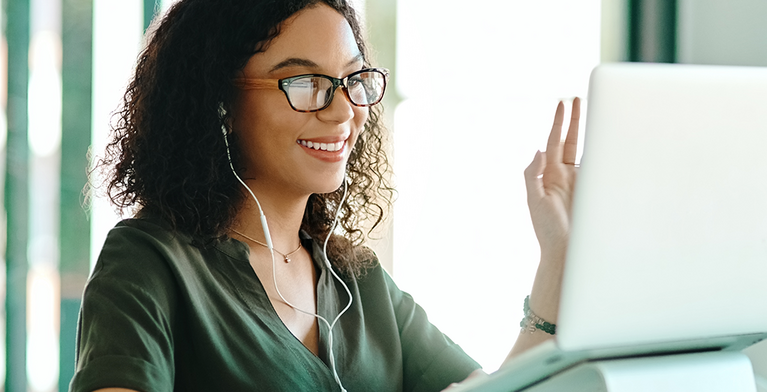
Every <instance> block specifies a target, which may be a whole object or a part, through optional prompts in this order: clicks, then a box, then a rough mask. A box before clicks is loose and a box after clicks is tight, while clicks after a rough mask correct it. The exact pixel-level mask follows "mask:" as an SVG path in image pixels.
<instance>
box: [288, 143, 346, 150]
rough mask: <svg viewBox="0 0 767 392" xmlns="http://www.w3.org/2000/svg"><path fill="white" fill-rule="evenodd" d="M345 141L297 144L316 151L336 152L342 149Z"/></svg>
mask: <svg viewBox="0 0 767 392" xmlns="http://www.w3.org/2000/svg"><path fill="white" fill-rule="evenodd" d="M344 143H346V141H345V140H344V141H340V142H337V143H317V142H311V141H308V140H298V144H300V145H302V146H304V147H307V148H311V149H314V150H318V151H328V152H336V151H340V150H341V149H342V148H344Z"/></svg>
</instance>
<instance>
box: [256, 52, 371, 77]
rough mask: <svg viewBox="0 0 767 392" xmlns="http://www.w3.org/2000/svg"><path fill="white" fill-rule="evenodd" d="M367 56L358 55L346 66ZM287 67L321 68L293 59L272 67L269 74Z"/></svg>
mask: <svg viewBox="0 0 767 392" xmlns="http://www.w3.org/2000/svg"><path fill="white" fill-rule="evenodd" d="M364 58H365V56H363V55H362V53H358V54H357V55H356V56H354V58H353V59H352V60H351V61H349V62H348V63H346V66H347V67H348V66H351V65H354V64H355V63H357V62H358V61H361V60H364ZM287 67H306V68H319V67H320V66H319V65H318V64H317V63H315V62H314V61H311V60H308V59H301V58H297V57H291V58H289V59H287V60H283V61H281V62H280V63H279V64H277V65H275V66H274V67H272V69H270V70H269V73H272V72H274V71H277V70H280V69H282V68H287Z"/></svg>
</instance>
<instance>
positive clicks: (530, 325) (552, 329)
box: [519, 295, 557, 335]
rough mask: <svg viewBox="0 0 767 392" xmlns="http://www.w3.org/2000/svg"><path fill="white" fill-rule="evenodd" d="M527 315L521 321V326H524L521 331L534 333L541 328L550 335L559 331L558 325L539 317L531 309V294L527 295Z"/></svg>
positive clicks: (525, 307) (525, 308)
mask: <svg viewBox="0 0 767 392" xmlns="http://www.w3.org/2000/svg"><path fill="white" fill-rule="evenodd" d="M524 311H525V317H524V318H523V319H522V321H520V322H519V326H520V327H521V328H522V331H520V332H530V333H533V332H535V331H536V330H541V331H543V332H546V333H547V334H549V335H554V334H556V333H557V325H556V324H552V323H550V322H548V321H545V320H544V319H542V318H540V317H538V316H537V315H536V314H535V313H533V311H532V310H530V296H529V295H528V296H527V297H525V306H524Z"/></svg>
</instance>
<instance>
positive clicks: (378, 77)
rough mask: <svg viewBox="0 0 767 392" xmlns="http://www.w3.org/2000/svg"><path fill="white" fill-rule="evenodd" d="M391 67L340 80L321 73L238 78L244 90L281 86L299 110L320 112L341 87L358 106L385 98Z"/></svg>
mask: <svg viewBox="0 0 767 392" xmlns="http://www.w3.org/2000/svg"><path fill="white" fill-rule="evenodd" d="M388 78H389V70H388V69H385V68H365V69H362V70H359V71H357V72H353V73H351V74H349V75H348V76H346V77H344V78H341V79H338V78H334V77H332V76H327V75H320V74H308V75H298V76H291V77H289V78H285V79H257V78H235V79H234V85H235V86H237V87H239V88H241V89H243V90H258V89H280V90H282V91H283V92H284V93H285V97H287V99H288V103H289V104H290V107H291V108H293V110H295V111H297V112H316V111H319V110H322V109H325V108H326V107H328V106H330V103H331V102H333V96H334V95H335V92H336V90H337V89H338V87H342V88H343V91H344V94H345V95H346V97H347V98H348V99H349V102H351V103H352V104H353V105H354V106H360V107H368V106H373V105H375V104H377V103H379V102H381V99H383V96H384V91H386V81H387V79H388Z"/></svg>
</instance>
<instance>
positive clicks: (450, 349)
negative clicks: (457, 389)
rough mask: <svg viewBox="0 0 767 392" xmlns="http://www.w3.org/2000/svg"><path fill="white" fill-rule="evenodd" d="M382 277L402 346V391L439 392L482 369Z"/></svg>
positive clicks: (415, 304) (420, 309) (395, 287)
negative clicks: (392, 306)
mask: <svg viewBox="0 0 767 392" xmlns="http://www.w3.org/2000/svg"><path fill="white" fill-rule="evenodd" d="M384 275H385V276H386V280H387V285H388V286H389V293H390V295H391V299H392V304H393V305H394V311H395V313H396V318H397V325H398V327H399V331H400V340H401V342H402V360H403V378H404V383H403V384H404V385H403V387H404V390H405V391H414V392H422V391H423V392H425V391H440V390H442V389H444V388H446V387H448V386H449V385H450V384H451V383H453V382H460V381H463V380H464V379H465V378H466V377H468V376H469V374H471V372H473V371H475V370H477V369H479V368H481V366H480V365H479V364H478V363H477V362H476V361H474V360H473V359H472V358H471V357H469V355H468V354H466V353H465V352H464V351H463V350H462V349H461V347H460V346H458V345H457V344H455V343H453V341H452V340H450V338H448V337H447V336H446V335H445V334H443V333H442V332H441V331H440V330H439V329H437V327H435V326H434V325H433V324H431V323H430V322H429V319H428V318H427V316H426V312H425V311H424V310H423V308H421V306H419V305H418V304H417V303H416V302H415V301H414V300H413V297H412V296H411V295H410V294H408V293H405V292H403V291H401V290H400V289H399V288H398V287H397V286H396V284H395V283H394V282H393V281H392V279H391V277H389V275H388V274H386V273H384Z"/></svg>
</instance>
